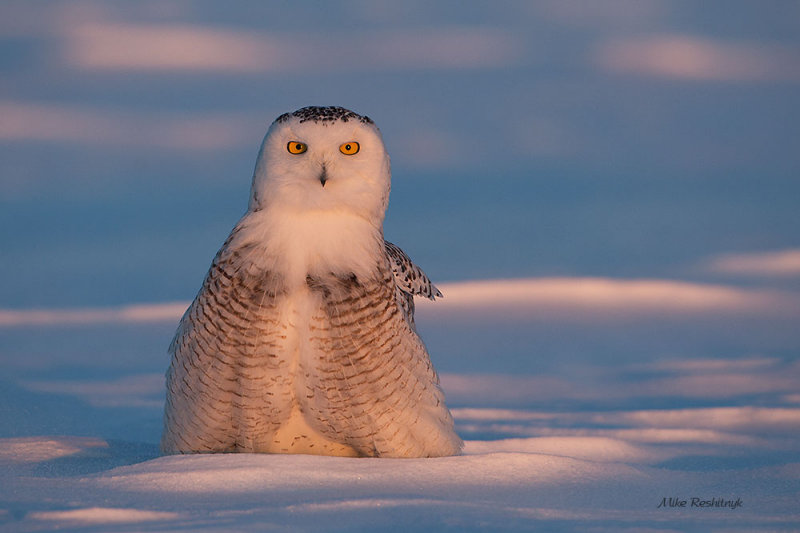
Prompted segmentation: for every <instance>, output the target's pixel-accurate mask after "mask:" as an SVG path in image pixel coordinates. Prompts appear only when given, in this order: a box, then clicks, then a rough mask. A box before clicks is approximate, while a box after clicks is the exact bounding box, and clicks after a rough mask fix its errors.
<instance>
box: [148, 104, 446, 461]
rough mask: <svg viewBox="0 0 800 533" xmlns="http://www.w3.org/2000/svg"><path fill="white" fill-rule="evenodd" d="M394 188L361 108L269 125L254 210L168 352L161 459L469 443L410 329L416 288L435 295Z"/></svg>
mask: <svg viewBox="0 0 800 533" xmlns="http://www.w3.org/2000/svg"><path fill="white" fill-rule="evenodd" d="M292 143H294V144H292ZM345 147H347V149H345ZM354 149H355V152H354V153H347V152H353V150H354ZM295 152H296V153H295ZM389 186H390V171H389V160H388V156H387V155H386V152H385V149H384V147H383V142H382V140H381V138H380V133H379V132H378V130H377V128H376V127H375V126H374V125H373V124H372V122H371V121H369V119H367V118H366V117H361V116H360V115H357V114H355V113H352V112H350V111H347V110H344V109H341V108H304V109H301V110H299V111H297V112H295V113H292V114H289V115H282V116H281V117H279V118H278V119H277V120H276V121H275V122H274V123H273V125H272V126H271V128H270V130H269V131H268V133H267V136H266V137H265V139H264V142H263V144H262V148H261V151H260V153H259V158H258V162H257V164H256V170H255V173H254V178H253V186H252V189H251V197H250V204H249V207H248V211H247V213H246V214H245V215H244V217H242V219H241V220H240V221H239V223H238V224H237V225H236V227H235V228H234V229H233V231H232V232H231V234H230V236H229V237H228V239H227V240H226V242H225V244H224V245H223V247H222V248H221V249H220V251H219V252H218V253H217V256H216V257H215V259H214V261H213V263H212V266H211V268H210V269H209V272H208V274H207V276H206V279H205V281H204V283H203V286H202V288H201V290H200V292H199V293H198V295H197V297H196V299H195V300H194V302H193V303H192V305H191V306H190V307H189V309H188V310H187V312H186V314H185V315H184V317H183V318H182V320H181V323H180V325H179V327H178V331H177V332H176V335H175V339H174V340H173V342H172V345H171V346H170V352H171V353H172V363H171V365H170V369H169V370H168V372H167V403H166V408H165V417H164V433H163V437H162V449H163V450H164V451H165V452H166V453H202V452H230V451H243V452H268V453H313V454H321V455H341V456H385V457H423V456H442V455H452V454H455V453H458V452H459V450H460V448H461V440H460V439H459V438H458V436H457V435H456V434H455V431H454V429H453V420H452V417H451V416H450V413H449V411H448V410H447V407H446V406H445V404H444V396H443V393H442V391H441V389H440V387H439V385H438V377H437V375H436V372H435V370H434V369H433V367H432V365H431V362H430V358H429V356H428V353H427V350H426V348H425V346H424V344H423V343H422V341H421V340H420V338H419V337H418V335H417V334H416V331H415V328H414V322H413V296H414V294H415V293H416V294H421V295H427V296H433V295H435V293H436V289H435V287H433V285H432V284H430V281H428V280H427V278H426V277H425V276H424V274H422V272H421V270H419V269H418V267H415V266H413V264H411V263H410V260H408V258H407V256H405V254H403V253H402V251H401V250H399V249H398V248H396V247H394V245H391V244H389V243H386V242H385V241H384V239H383V230H382V225H383V215H384V212H385V209H386V205H387V202H388V194H389ZM406 263H408V265H410V266H409V267H406V266H405V265H406ZM398 265H399V266H398ZM411 267H413V269H414V273H413V275H412V278H413V279H408V276H407V275H406V276H405V278H406V279H404V278H403V276H402V275H400V274H399V273H401V272H402V269H405V268H408V269H409V270H411ZM416 272H419V274H417V273H416ZM426 293H427V294H426Z"/></svg>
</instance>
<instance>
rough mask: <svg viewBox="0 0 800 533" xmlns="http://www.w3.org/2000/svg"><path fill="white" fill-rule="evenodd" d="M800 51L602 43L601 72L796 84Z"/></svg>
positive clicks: (659, 38)
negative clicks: (789, 82)
mask: <svg viewBox="0 0 800 533" xmlns="http://www.w3.org/2000/svg"><path fill="white" fill-rule="evenodd" d="M799 53H800V51H798V50H792V49H789V48H784V47H779V46H776V45H765V44H754V43H740V42H733V43H731V42H720V41H715V40H711V39H705V38H699V37H693V36H687V35H656V36H648V37H643V38H638V39H626V40H612V41H607V42H603V43H601V44H600V45H599V46H598V48H597V49H596V51H595V54H594V60H595V64H596V65H597V66H599V67H600V68H602V69H604V70H610V71H618V72H630V73H635V74H643V75H647V76H656V77H664V78H676V79H686V80H699V81H741V82H746V81H793V82H797V81H800V63H799V62H798V61H797V57H798V54H799Z"/></svg>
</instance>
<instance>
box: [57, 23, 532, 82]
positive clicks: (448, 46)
mask: <svg viewBox="0 0 800 533" xmlns="http://www.w3.org/2000/svg"><path fill="white" fill-rule="evenodd" d="M64 54H65V56H64V57H65V60H66V62H67V63H68V64H70V65H72V66H75V67H78V68H81V69H90V70H127V71H143V70H146V71H164V72H176V71H188V72H192V71H193V72H236V73H274V72H284V73H285V72H294V73H309V74H313V73H315V72H330V71H354V70H355V71H358V70H407V69H419V68H434V69H440V68H446V69H447V68H452V69H462V68H486V67H496V66H504V65H507V64H510V63H514V62H516V61H517V60H518V59H519V58H520V57H522V56H523V55H524V47H521V46H520V44H519V43H518V42H517V41H516V40H515V39H514V38H512V37H511V36H509V35H508V34H507V33H506V32H502V31H500V30H492V29H487V28H477V27H476V28H470V27H450V28H436V29H425V30H403V31H399V30H391V31H382V32H364V33H361V34H356V35H353V34H351V33H341V34H336V33H329V34H326V35H325V36H324V37H321V36H320V35H318V34H296V33H292V34H288V33H284V34H278V33H273V34H269V35H267V34H263V33H256V32H247V31H236V30H231V29H222V28H213V27H206V26H196V25H176V24H172V25H170V24H159V25H152V24H151V25H147V24H116V23H85V24H77V25H75V26H74V27H71V28H70V29H69V30H67V32H66V44H65V47H64Z"/></svg>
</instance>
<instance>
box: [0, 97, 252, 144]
mask: <svg viewBox="0 0 800 533" xmlns="http://www.w3.org/2000/svg"><path fill="white" fill-rule="evenodd" d="M0 116H2V117H3V120H2V121H0V141H57V142H70V143H90V144H100V145H104V146H109V145H115V146H138V147H148V148H168V149H179V150H191V151H197V150H208V149H219V148H230V147H234V146H240V145H245V144H247V145H252V144H253V138H252V135H250V133H251V131H252V130H254V129H256V125H255V124H253V127H252V128H250V127H248V126H249V125H250V123H252V122H254V119H253V118H252V117H247V116H244V115H233V114H204V115H202V116H197V115H171V116H170V115H165V114H163V113H147V112H132V111H129V112H124V111H123V112H120V111H100V110H97V109H87V108H80V107H69V106H62V105H53V104H40V103H32V102H19V101H0ZM258 127H259V128H263V125H258Z"/></svg>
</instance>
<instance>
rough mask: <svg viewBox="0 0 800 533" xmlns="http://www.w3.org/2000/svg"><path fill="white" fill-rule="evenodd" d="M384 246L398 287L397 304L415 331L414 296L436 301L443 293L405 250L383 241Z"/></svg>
mask: <svg viewBox="0 0 800 533" xmlns="http://www.w3.org/2000/svg"><path fill="white" fill-rule="evenodd" d="M383 244H384V247H385V249H386V256H387V257H388V258H389V265H390V267H391V269H392V274H393V275H394V282H395V286H396V287H397V290H396V293H397V295H396V297H397V302H398V303H399V304H400V307H401V308H402V309H403V314H404V315H405V318H406V320H407V321H408V323H409V324H410V325H411V327H412V329H415V328H416V325H415V324H414V296H424V297H425V298H428V299H430V300H435V299H436V298H443V296H442V293H441V292H440V291H439V289H437V288H436V285H434V284H433V283H431V280H430V279H429V278H428V276H426V275H425V272H423V271H422V269H421V268H420V267H418V266H417V265H415V264H414V263H413V262H412V261H411V258H409V257H408V255H406V253H405V252H404V251H403V250H401V249H400V248H399V247H398V246H396V245H394V244H392V243H390V242H389V241H383Z"/></svg>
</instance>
